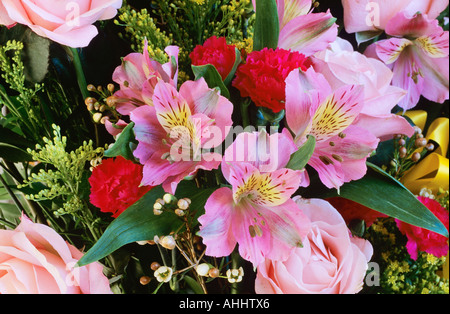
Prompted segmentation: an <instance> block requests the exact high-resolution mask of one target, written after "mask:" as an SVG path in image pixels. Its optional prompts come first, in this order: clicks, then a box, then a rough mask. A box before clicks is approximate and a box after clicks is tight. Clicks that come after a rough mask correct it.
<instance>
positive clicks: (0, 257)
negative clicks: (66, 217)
mask: <svg viewBox="0 0 450 314" xmlns="http://www.w3.org/2000/svg"><path fill="white" fill-rule="evenodd" d="M21 220H22V221H21V223H20V224H19V226H17V228H16V229H15V230H0V294H106V293H107V294H110V293H111V289H110V287H109V281H108V278H106V277H105V276H104V275H103V273H102V270H103V267H102V266H101V265H100V264H98V263H92V264H89V265H86V266H83V267H74V266H75V264H76V263H77V261H78V260H79V259H80V258H81V257H82V255H83V254H82V253H81V252H80V251H78V250H77V249H76V248H75V247H74V246H72V245H70V244H68V243H66V242H65V241H64V240H63V238H62V237H61V236H60V235H59V234H58V233H56V231H55V230H53V229H52V228H50V227H48V226H46V225H42V224H36V223H33V222H32V221H31V220H30V219H28V218H27V217H25V216H22V219H21Z"/></svg>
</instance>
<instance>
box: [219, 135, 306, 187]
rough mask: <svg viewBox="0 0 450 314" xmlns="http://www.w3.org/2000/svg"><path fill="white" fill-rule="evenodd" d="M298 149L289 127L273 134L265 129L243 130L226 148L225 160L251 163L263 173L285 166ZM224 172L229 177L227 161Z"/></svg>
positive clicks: (223, 168)
mask: <svg viewBox="0 0 450 314" xmlns="http://www.w3.org/2000/svg"><path fill="white" fill-rule="evenodd" d="M296 150H297V146H296V145H295V143H294V141H293V139H292V136H291V135H290V134H289V132H288V130H287V129H283V131H282V133H278V132H277V133H275V134H272V135H269V134H268V133H267V132H266V131H265V130H263V131H260V132H252V133H250V132H242V133H240V134H238V136H237V137H236V140H235V141H234V142H233V143H232V144H231V145H230V146H228V148H227V149H226V150H225V154H224V161H225V162H230V163H242V162H245V163H250V164H252V165H253V166H254V167H256V168H258V170H259V171H260V172H261V173H264V172H272V171H275V170H277V169H281V168H284V167H285V166H286V165H287V163H288V162H289V159H290V156H291V154H293V153H294V152H295V151H296ZM222 172H223V174H224V177H225V178H228V177H229V167H228V165H227V164H226V163H225V164H224V167H222Z"/></svg>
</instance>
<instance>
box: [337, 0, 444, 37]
mask: <svg viewBox="0 0 450 314" xmlns="http://www.w3.org/2000/svg"><path fill="white" fill-rule="evenodd" d="M342 5H343V7H344V24H345V30H346V31H347V33H356V32H364V31H379V30H384V29H385V28H386V24H387V23H388V22H389V21H390V20H391V19H392V18H393V17H394V16H395V15H396V14H397V13H398V12H400V11H404V12H405V13H407V14H410V15H413V14H416V13H417V12H421V13H423V14H426V15H428V18H430V19H435V18H437V17H438V16H439V14H440V13H441V12H442V11H444V10H445V8H446V7H447V6H448V0H420V1H417V0H395V1H392V0H342Z"/></svg>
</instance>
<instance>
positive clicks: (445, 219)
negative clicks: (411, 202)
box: [395, 196, 449, 260]
mask: <svg viewBox="0 0 450 314" xmlns="http://www.w3.org/2000/svg"><path fill="white" fill-rule="evenodd" d="M418 199H419V201H421V202H422V204H424V205H425V206H426V207H427V208H428V209H429V210H430V211H431V212H432V213H433V214H434V215H435V216H436V217H437V218H438V219H439V220H440V221H441V222H442V223H443V224H444V226H445V227H446V228H447V230H448V224H449V215H448V211H447V210H446V209H445V208H444V207H442V206H441V204H439V202H437V201H436V200H433V199H431V198H428V197H422V196H419V197H418ZM395 221H396V223H397V226H398V229H399V230H400V232H401V233H403V234H404V235H406V237H407V238H408V242H407V243H406V249H407V250H408V253H409V255H410V256H411V258H412V259H413V260H416V259H417V254H418V251H421V252H426V253H428V254H433V255H434V256H436V257H442V256H445V255H447V253H448V243H447V238H446V237H444V236H443V235H440V234H438V233H435V232H433V231H430V230H427V229H423V228H420V227H416V226H412V225H410V224H407V223H405V222H402V221H400V220H398V219H396V220H395Z"/></svg>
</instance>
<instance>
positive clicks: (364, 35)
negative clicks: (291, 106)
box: [355, 30, 383, 46]
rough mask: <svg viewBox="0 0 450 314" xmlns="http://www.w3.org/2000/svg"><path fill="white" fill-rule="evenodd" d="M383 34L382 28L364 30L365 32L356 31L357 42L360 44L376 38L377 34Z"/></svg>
mask: <svg viewBox="0 0 450 314" xmlns="http://www.w3.org/2000/svg"><path fill="white" fill-rule="evenodd" d="M381 34H383V31H382V30H379V31H364V32H357V33H356V35H355V36H356V42H357V43H358V46H359V45H361V44H362V43H365V42H367V41H369V40H372V39H375V38H376V37H377V36H380V35H381Z"/></svg>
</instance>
